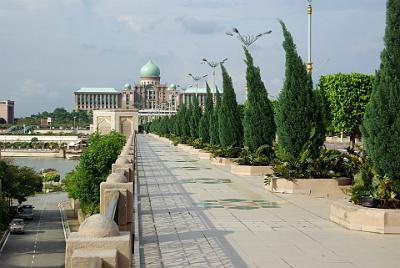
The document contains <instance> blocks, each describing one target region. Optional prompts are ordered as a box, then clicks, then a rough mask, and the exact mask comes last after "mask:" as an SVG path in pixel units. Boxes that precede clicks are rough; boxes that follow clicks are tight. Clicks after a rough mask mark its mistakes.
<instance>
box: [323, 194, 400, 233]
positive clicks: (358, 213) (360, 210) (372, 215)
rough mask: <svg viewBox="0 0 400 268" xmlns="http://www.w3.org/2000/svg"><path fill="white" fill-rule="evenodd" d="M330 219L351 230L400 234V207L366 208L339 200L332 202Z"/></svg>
mask: <svg viewBox="0 0 400 268" xmlns="http://www.w3.org/2000/svg"><path fill="white" fill-rule="evenodd" d="M330 219H331V221H333V222H335V223H337V224H339V225H341V226H343V227H345V228H347V229H350V230H358V231H364V232H373V233H380V234H400V209H379V208H366V207H362V206H358V205H355V204H353V203H350V202H344V201H339V202H333V203H332V204H331V213H330Z"/></svg>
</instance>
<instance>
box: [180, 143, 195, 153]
mask: <svg viewBox="0 0 400 268" xmlns="http://www.w3.org/2000/svg"><path fill="white" fill-rule="evenodd" d="M177 147H178V148H179V149H181V150H182V151H185V152H188V153H190V151H191V150H193V148H192V147H191V146H189V145H186V144H178V145H177Z"/></svg>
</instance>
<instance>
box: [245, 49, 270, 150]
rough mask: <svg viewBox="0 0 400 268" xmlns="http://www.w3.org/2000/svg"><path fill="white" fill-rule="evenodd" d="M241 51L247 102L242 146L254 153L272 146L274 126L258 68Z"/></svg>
mask: <svg viewBox="0 0 400 268" xmlns="http://www.w3.org/2000/svg"><path fill="white" fill-rule="evenodd" d="M243 49H244V53H245V55H246V60H245V62H246V64H247V70H246V81H247V101H246V103H245V109H244V120H243V129H244V145H245V146H247V147H248V148H249V150H250V151H253V152H254V151H256V150H257V149H258V148H259V147H260V146H262V145H264V144H268V145H271V146H272V141H273V140H274V139H275V132H276V125H275V120H274V111H273V108H272V104H271V102H270V101H269V99H268V93H267V90H266V88H265V86H264V83H263V81H262V80H261V74H260V68H259V67H255V66H254V63H253V58H252V56H251V55H250V52H249V51H248V49H247V48H246V47H243Z"/></svg>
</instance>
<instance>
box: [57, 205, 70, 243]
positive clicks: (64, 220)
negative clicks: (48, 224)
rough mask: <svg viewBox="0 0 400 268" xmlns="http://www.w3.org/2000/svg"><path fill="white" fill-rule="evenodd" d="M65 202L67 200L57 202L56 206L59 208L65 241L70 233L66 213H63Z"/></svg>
mask: <svg viewBox="0 0 400 268" xmlns="http://www.w3.org/2000/svg"><path fill="white" fill-rule="evenodd" d="M65 203H67V202H63V203H58V208H59V210H60V215H61V224H62V227H63V231H64V237H65V241H67V239H68V237H69V235H70V234H71V229H70V227H69V223H68V219H67V215H65V209H64V205H63V204H65Z"/></svg>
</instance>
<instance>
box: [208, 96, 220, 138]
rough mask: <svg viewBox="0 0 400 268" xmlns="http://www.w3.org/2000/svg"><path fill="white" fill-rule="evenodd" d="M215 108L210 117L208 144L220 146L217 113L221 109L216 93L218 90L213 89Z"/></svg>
mask: <svg viewBox="0 0 400 268" xmlns="http://www.w3.org/2000/svg"><path fill="white" fill-rule="evenodd" d="M215 91H216V92H215V95H216V96H215V107H214V109H213V111H212V115H211V116H210V122H209V126H210V143H211V144H214V145H216V144H220V142H219V111H220V108H221V96H220V94H219V92H218V88H216V89H215Z"/></svg>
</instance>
